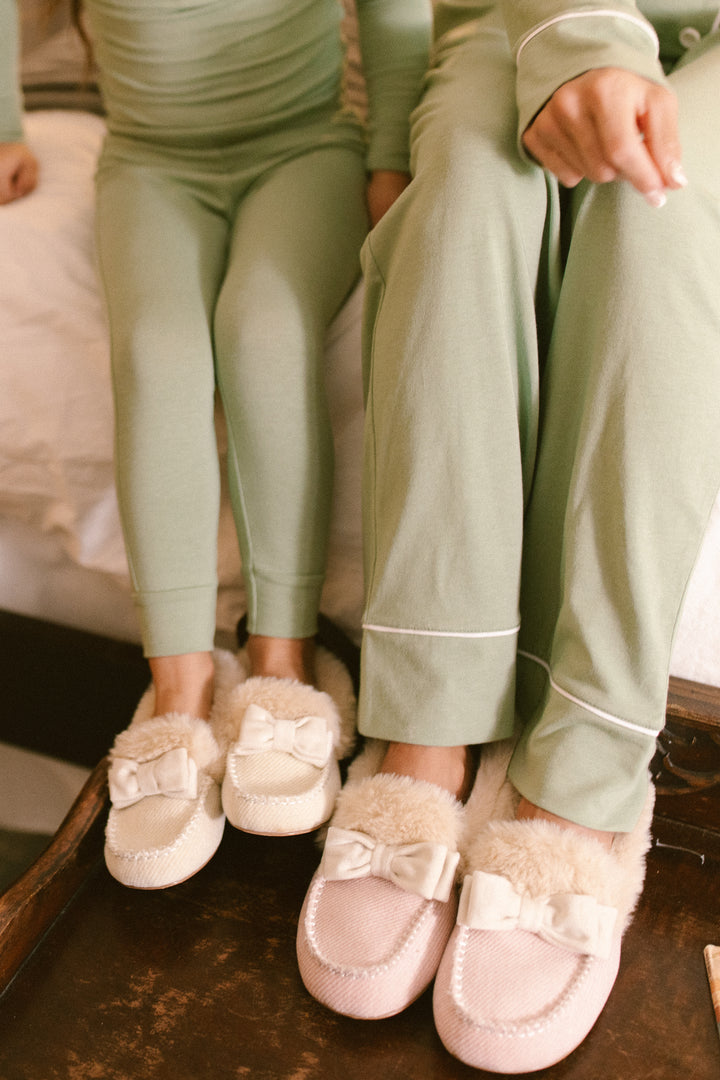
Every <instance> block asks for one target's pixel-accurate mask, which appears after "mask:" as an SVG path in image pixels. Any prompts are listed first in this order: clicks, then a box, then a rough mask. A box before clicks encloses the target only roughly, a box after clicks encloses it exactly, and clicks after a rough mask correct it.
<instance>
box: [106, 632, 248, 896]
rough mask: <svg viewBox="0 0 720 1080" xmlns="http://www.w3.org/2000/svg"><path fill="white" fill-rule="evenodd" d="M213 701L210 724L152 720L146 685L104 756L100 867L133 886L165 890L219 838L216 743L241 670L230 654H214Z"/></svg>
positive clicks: (219, 750)
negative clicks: (106, 797)
mask: <svg viewBox="0 0 720 1080" xmlns="http://www.w3.org/2000/svg"><path fill="white" fill-rule="evenodd" d="M214 659H215V696H214V701H213V707H212V713H211V717H210V721H209V723H208V722H206V721H205V720H199V719H197V717H192V716H188V715H182V714H180V713H171V714H168V715H165V716H159V717H154V716H153V710H154V699H155V694H154V690H153V688H152V687H150V689H149V690H148V691H147V692H146V693H145V695H144V696H143V698H142V699H141V701H140V704H139V705H138V708H137V710H136V712H135V716H134V717H133V719H132V722H131V724H130V727H129V728H127V730H126V731H123V732H121V734H120V735H118V737H117V739H116V740H115V744H114V746H113V748H112V750H111V751H110V767H109V772H108V785H109V788H110V799H111V803H112V806H111V810H110V816H109V818H108V823H107V829H106V833H105V862H106V864H107V868H108V870H109V871H110V873H111V874H112V876H113V877H114V878H116V879H117V880H118V881H120V882H122V884H123V885H128V886H130V887H131V888H135V889H164V888H167V887H168V886H169V885H176V884H178V883H179V882H181V881H184V880H185V879H186V878H189V877H191V876H192V875H193V874H195V873H196V872H197V871H198V870H200V869H201V868H202V867H203V866H204V865H205V863H207V862H208V860H209V859H210V858H211V857H212V856H213V855H214V854H215V851H216V850H217V848H218V846H219V844H220V840H221V839H222V834H223V829H224V826H225V815H224V813H223V810H222V805H221V799H220V783H221V781H222V775H223V769H224V764H225V754H224V748H223V746H222V744H221V743H220V742H218V739H217V737H216V736H217V728H218V727H222V726H223V724H222V723H221V721H223V720H224V716H225V712H226V710H227V707H228V697H229V694H230V691H231V690H232V688H233V687H234V686H235V685H236V684H237V682H238V681H239V680H240V679H242V678H243V676H244V673H243V670H242V668H241V666H240V665H239V664H238V662H237V659H236V658H235V656H233V655H232V654H231V653H229V652H225V651H223V650H219V649H218V650H216V651H215V653H214Z"/></svg>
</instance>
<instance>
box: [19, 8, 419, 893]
mask: <svg viewBox="0 0 720 1080" xmlns="http://www.w3.org/2000/svg"><path fill="white" fill-rule="evenodd" d="M0 3H1V4H2V6H1V7H0V14H1V15H2V23H3V26H2V27H0V30H2V34H1V35H0V36H2V39H3V46H2V49H3V58H4V59H6V60H7V63H6V64H5V65H4V68H3V72H2V76H0V77H1V78H2V79H3V80H9V79H10V78H11V77H12V75H13V73H14V71H15V67H16V65H15V51H16V45H15V44H14V43H16V41H17V27H16V23H17V13H16V10H15V0H0ZM86 14H87V19H88V24H89V30H90V35H91V38H92V42H93V49H94V53H95V58H96V60H97V63H98V67H99V70H100V72H101V88H102V92H103V99H104V104H105V107H106V111H107V126H108V135H107V138H106V141H105V143H104V146H103V150H102V153H101V157H100V162H99V166H98V172H97V238H98V252H99V266H100V274H101V278H102V283H103V285H104V290H105V296H106V300H107V310H108V316H109V326H110V335H111V356H112V376H113V385H114V394H115V406H116V468H117V489H118V498H119V504H120V511H121V518H122V523H123V530H124V535H125V540H126V547H127V553H128V561H129V565H130V572H131V577H132V581H133V586H134V592H135V599H136V603H137V606H138V609H139V612H140V617H141V623H142V636H143V644H144V649H145V653H146V655H147V656H148V657H149V661H150V667H151V671H152V676H153V688H152V696H151V698H149V699H148V700H147V701H146V702H145V704H144V705H142V706H141V708H140V710H139V712H138V713H137V714H136V717H135V718H134V720H133V723H132V724H131V727H130V729H129V732H130V733H129V735H128V737H127V738H125V735H123V736H122V738H121V739H120V741H119V742H118V743H116V746H115V748H114V755H113V761H115V759H116V758H117V759H121V760H122V762H123V763H125V762H127V761H129V762H130V763H131V764H130V765H127V764H122V765H118V766H117V768H116V767H115V765H113V768H112V769H111V794H113V792H114V791H117V792H118V799H115V796H114V794H113V804H114V808H113V810H112V811H111V820H110V825H109V829H108V845H107V847H106V858H107V861H108V866H109V867H110V869H111V871H112V872H113V873H114V874H115V875H116V876H117V877H119V879H120V880H122V881H124V882H125V883H126V884H132V885H137V886H139V887H155V886H161V885H162V886H164V885H168V884H172V883H174V882H175V881H176V880H182V879H183V877H186V876H188V875H189V874H190V873H192V872H194V871H195V870H196V869H198V868H199V866H201V865H202V864H203V863H204V862H205V861H207V858H208V857H209V855H210V854H212V851H214V849H215V847H216V846H217V843H218V842H219V837H220V834H221V830H222V824H223V822H224V815H223V813H222V812H221V810H220V809H219V805H218V800H219V798H220V794H219V785H220V784H221V783H223V792H222V802H223V809H224V811H225V812H226V813H227V815H228V816H229V817H231V820H232V823H233V824H235V825H237V827H239V828H247V829H248V831H258V832H270V833H283V834H285V833H292V832H302V831H308V830H309V829H311V828H314V827H317V825H319V824H321V823H322V821H324V820H326V818H327V817H328V816H329V813H330V811H331V808H332V801H333V799H334V794H335V793H336V788H337V787H339V782H340V780H339V771H338V769H337V763H336V757H339V756H342V753H345V752H347V749H348V743H349V742H350V741H351V738H350V733H349V731H348V730H346V729H349V728H352V729H353V731H354V717H353V716H352V715H351V712H352V703H351V698H352V693H351V688H350V684H349V678H348V677H347V674H346V673H344V671H343V673H342V678H341V677H340V675H338V678H337V679H336V680H335V682H336V683H338V680H339V683H342V686H343V687H345V683H347V688H346V689H343V690H342V694H343V695H344V697H343V701H342V702H340V701H338V699H337V697H336V695H334V694H333V695H332V697H333V700H332V701H331V702H330V703H328V700H327V694H326V695H325V697H323V696H322V695H321V694H320V693H319V692H318V693H317V694H316V696H315V697H314V698H313V697H312V696H310V697H308V696H307V694H304V692H303V688H307V687H308V686H310V687H313V686H319V687H320V690H322V691H325V690H329V689H330V686H329V685H325V684H326V683H328V679H330V681H332V679H331V676H332V670H334V669H332V665H330V668H328V664H327V663H326V662H325V661H324V660H323V661H322V662H323V663H324V664H325V668H328V670H330V673H331V674H330V676H328V678H326V677H325V676H324V675H323V673H322V671H321V670H320V668H319V667H318V665H319V664H320V657H318V659H317V663H316V658H315V650H314V644H315V642H314V637H315V633H316V630H317V615H318V607H319V603H320V593H321V589H322V584H323V577H324V572H325V562H326V551H327V534H328V528H329V515H330V502H331V487H332V473H333V442H332V432H331V428H330V421H329V415H328V408H327V402H326V399H325V389H324V372H323V364H324V336H325V331H326V328H327V326H328V324H329V322H330V320H331V319H332V318H333V316H334V315H335V313H336V312H337V311H338V309H339V308H340V306H341V305H342V303H343V301H344V299H345V298H346V297H347V296H348V294H349V292H350V290H351V289H352V287H353V285H354V283H355V282H356V280H357V278H358V277H359V273H360V262H359V252H360V247H361V244H362V242H363V239H364V237H365V235H366V233H367V228H368V212H369V218H370V221H371V222H372V221H376V220H378V218H379V217H380V216H381V214H382V213H383V212H384V210H385V209H386V208H387V206H389V205H390V203H391V202H392V201H393V199H394V197H395V196H396V195H397V193H398V192H399V191H400V190H402V189H403V188H404V187H405V186H406V184H407V183H408V180H409V176H408V118H409V114H410V112H411V110H412V107H413V106H414V105H415V104H416V102H417V100H418V97H419V90H420V85H421V80H422V77H423V75H424V73H425V70H426V66H427V54H428V46H429V41H430V9H429V3H428V0H360V2H359V3H358V5H357V15H358V26H359V34H360V43H361V51H362V56H363V69H364V75H365V79H366V84H367V91H368V95H367V96H368V119H367V123H364V122H363V121H362V120H361V119H360V118H359V117H358V115H356V111H354V110H353V108H351V106H350V103H349V101H348V100H347V94H346V83H345V78H346V70H345V68H346V65H347V62H348V58H347V56H346V51H347V50H346V43H345V40H344V34H343V31H342V27H341V23H342V20H343V17H344V10H343V6H342V4H341V3H340V2H339V0H190V2H189V3H187V2H180V0H87V4H86ZM5 53H7V56H5ZM0 101H2V102H4V103H5V104H6V108H5V109H4V113H5V115H3V116H2V117H0V124H1V125H2V126H1V127H0V140H2V142H4V144H5V146H4V147H0V151H2V152H1V153H0V171H1V175H0V181H5V180H7V181H8V195H9V197H10V198H12V197H17V196H18V195H21V194H23V193H24V192H25V191H27V190H29V188H31V187H32V182H33V181H32V176H31V169H32V165H33V161H32V155H31V153H30V151H29V150H28V149H27V147H24V146H23V144H22V142H21V137H22V127H21V122H20V110H19V105H18V101H17V93H16V91H14V90H13V89H12V87H10V84H9V82H7V83H4V84H3V85H2V86H0ZM3 155H4V156H3ZM13 185H14V186H13ZM216 387H217V388H218V390H219V394H220V397H221V399H222V403H223V406H224V411H225V416H226V419H227V426H228V441H229V452H228V459H229V483H230V491H231V497H232V504H233V509H234V514H235V520H236V525H237V531H238V537H239V542H240V548H241V555H242V562H243V572H244V579H245V584H246V587H247V599H248V631H249V639H248V644H247V663H246V664H245V665H244V666H243V667H242V670H241V669H240V668H238V670H237V672H236V673H235V674H232V673H231V672H232V670H233V669H232V665H230V669H229V671H228V672H226V674H225V675H223V676H222V678H223V680H224V682H223V685H225V684H229V685H228V689H230V688H231V686H232V683H233V682H234V681H243V678H244V676H250V677H251V678H252V679H255V680H257V681H256V682H254V683H252V686H253V691H252V692H250V691H248V695H247V700H245V699H243V700H242V702H240V701H239V700H238V702H236V703H235V705H233V706H232V708H230V707H229V706H228V709H226V708H225V706H224V704H223V703H222V702H220V700H219V696H218V693H217V690H218V686H219V681H218V680H219V679H220V678H221V674H222V673H221V672H220V671H219V670H218V664H219V662H220V661H219V658H218V657H217V656H216V657H214V656H213V640H214V633H215V608H216V588H217V581H216V566H217V528H218V511H219V491H220V478H219V468H218V461H217V450H216V443H215V429H214V394H215V388H216ZM260 680H266V682H265V683H262V682H261V681H260ZM289 680H293V685H294V686H295V685H296V684H297V685H299V689H297V692H296V691H295V690H293V689H292V688H291V687H288V686H284V688H283V687H281V688H280V689H278V686H277V684H278V683H279V682H288V681H289ZM343 680H344V681H343ZM339 683H338V685H339ZM249 684H250V680H248V685H249ZM333 685H335V684H333ZM346 690H347V692H346ZM339 692H340V691H339ZM282 695H284V698H283V700H282V701H281V702H280V703H279V704H278V701H279V696H280V697H282ZM251 698H252V699H253V700H252V701H251V700H250V699H251ZM285 699H287V700H285ZM249 704H254V705H255V706H256V707H262V709H263V710H264V711H263V717H264V718H265V719H263V721H262V723H266V724H270V725H271V726H272V727H274V729H275V730H276V732H278V733H279V732H280V731H281V729H282V733H281V734H280V735H279V740H280V741H279V742H278V741H277V740H275V741H272V740H271V741H270V743H269V744H267V745H266V744H265V743H263V742H262V739H261V742H260V744H258V745H256V744H255V743H252V746H251V747H250V749H248V747H249V746H250V743H251V742H252V738H255V735H256V734H257V731H256V729H253V730H254V732H255V734H253V735H252V738H251V736H249V735H248V736H247V738H246V733H245V729H244V726H243V725H244V724H245V720H244V714H245V712H246V711H247V707H248V706H249ZM148 713H149V716H148V715H147V714H148ZM326 714H327V715H326ZM177 715H181V716H183V717H184V718H185V720H184V721H183V723H184V724H185V727H186V728H187V729H188V732H190V734H189V735H187V737H186V736H185V735H182V736H181V735H179V734H178V732H179V730H180V727H179V726H178V724H177V723H175V722H174V721H173V717H175V716H177ZM308 715H309V716H310V718H311V719H312V720H313V721H317V722H318V724H320V725H321V726H322V725H324V726H325V727H326V729H327V730H326V732H325V735H324V736H323V737H322V738H319V745H320V749H319V750H318V749H317V744H318V739H316V745H315V747H314V749H313V752H312V754H311V755H310V757H309V758H307V759H306V758H303V759H302V763H301V764H298V763H297V761H296V754H295V749H296V747H295V745H294V744H293V745H292V746H291V745H290V744H289V743H288V725H290V726H292V725H296V724H298V723H299V722H300V720H301V719H303V718H305V719H307V717H308ZM318 717H319V720H318ZM163 718H164V721H167V723H165V726H164V727H163V726H158V725H155V726H156V727H157V731H156V733H155V736H153V737H152V738H151V734H152V732H153V730H154V728H153V727H152V725H150V726H148V722H149V721H154V720H158V721H160V720H163ZM208 719H209V720H210V721H211V724H210V726H211V729H212V736H213V737H214V738H216V739H217V746H214V748H212V750H211V751H209V750H207V746H206V744H207V737H208V732H207V725H206V724H205V721H206V720H208ZM256 721H257V715H256ZM198 724H200V727H198ZM316 727H317V724H316ZM256 728H257V724H256ZM193 733H194V734H193ZM125 734H126V735H127V734H128V733H125ZM191 736H192V737H191ZM193 740H194V741H193ZM236 740H237V742H236ZM248 740H249V741H248ZM240 742H242V749H239V747H240ZM196 743H197V744H198V745H199V744H202V746H203V747H205V750H203V751H202V752H201V751H200V750H197V746H196ZM121 744H122V746H121ZM177 744H179V745H177ZM191 744H192V745H191ZM266 749H267V750H269V754H268V755H266V757H267V761H268V762H269V764H268V766H267V768H264V766H263V765H262V764H258V765H257V767H256V766H255V762H256V761H259V757H257V756H256V755H257V754H259V752H260V750H266ZM236 750H237V751H238V752H237V754H235V751H236ZM167 754H170V758H167V756H166V755H167ZM178 754H179V755H180V756H178ZM251 754H252V762H249V761H246V760H245V757H249V756H250V755H251ZM173 755H174V756H173ZM183 755H186V756H183ZM186 758H188V759H192V762H191V764H190V765H188V764H187V760H186ZM241 758H242V760H240V759H241ZM181 759H182V760H181ZM201 759H202V760H201ZM161 760H162V766H160V765H158V769H160V771H161V772H162V775H163V779H162V780H160V779H158V777H157V776H150V773H151V772H152V770H149V769H147V768H146V766H147V765H148V762H149V761H152V762H160V761H161ZM263 760H265V758H264V759H263ZM221 761H222V763H221ZM172 763H174V764H173V765H172V768H177V769H179V770H180V772H182V777H183V778H182V779H181V780H178V781H177V783H176V782H175V780H171V779H169V778H168V777H169V776H170V774H171V772H172V769H171V764H172ZM226 764H227V768H226ZM152 768H153V769H155V765H153V767H152ZM188 769H189V772H188V771H187V770H188ZM197 769H199V770H200V780H201V781H202V783H200V787H198V780H197V777H196V776H195V772H196V770H197ZM183 770H185V771H184V772H183ZM263 770H264V771H263ZM303 770H304V771H303ZM229 773H232V775H231V776H229V775H228V774H229ZM223 774H225V775H226V779H227V783H224V782H223ZM158 775H159V773H158ZM203 783H206V784H207V785H209V789H212V799H211V802H212V806H210V803H208V802H207V801H203V800H204V799H205V796H204V795H203V794H202V791H201V788H202V784H203ZM128 784H129V785H130V787H132V788H133V792H134V794H132V793H131V794H128V790H127V789H128ZM174 784H175V787H173V785H174ZM121 789H122V790H121ZM171 791H172V795H171ZM178 791H179V792H181V793H183V794H182V795H181V796H178V794H177V792H178ZM198 791H200V794H197V792H198ZM191 792H193V793H195V794H193V795H192V797H189V794H188V793H191ZM165 796H167V797H165ZM186 796H187V798H186ZM127 798H136V801H138V799H139V801H140V802H141V804H142V805H141V806H140V807H139V808H138V807H136V806H135V805H133V806H131V807H129V808H128V807H127V806H125V805H124V803H125V800H126V799H127ZM173 800H174V801H173ZM121 803H122V804H123V805H122V808H121V809H120V808H119V807H120V804H121ZM178 807H181V809H180V810H179V809H178ZM158 815H159V816H158ZM183 815H184V816H183ZM136 819H137V820H136ZM166 819H167V820H166ZM198 836H201V837H202V838H203V839H201V841H198V840H197V837H198ZM178 852H184V854H182V857H181V856H180V855H179V854H178Z"/></svg>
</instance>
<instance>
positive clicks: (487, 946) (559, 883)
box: [434, 783, 652, 1074]
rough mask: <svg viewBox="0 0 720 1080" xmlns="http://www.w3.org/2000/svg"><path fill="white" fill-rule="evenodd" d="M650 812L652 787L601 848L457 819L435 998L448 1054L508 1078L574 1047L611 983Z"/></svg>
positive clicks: (548, 831) (502, 823) (638, 883)
mask: <svg viewBox="0 0 720 1080" xmlns="http://www.w3.org/2000/svg"><path fill="white" fill-rule="evenodd" d="M507 788H508V789H510V791H512V789H511V788H510V785H509V783H508V784H507ZM515 799H517V796H515ZM512 801H513V799H512V797H509V798H506V807H507V805H509V804H511V803H512ZM651 814H652V792H651V796H650V797H649V798H648V803H647V806H646V808H645V812H644V814H643V816H642V819H641V821H640V822H639V824H638V825H637V826H636V828H635V830H634V831H633V832H632V833H629V834H627V835H624V834H623V835H619V836H617V837H616V839H615V842H614V844H613V847H612V850H610V851H606V850H605V849H604V848H603V846H602V845H601V844H599V843H598V842H597V841H596V840H594V839H592V838H586V837H584V836H582V835H579V834H576V833H573V832H571V831H570V830H566V829H563V828H561V827H560V826H558V825H555V824H552V823H549V822H546V821H541V820H533V821H515V820H512V817H513V814H512V813H511V814H505V815H503V816H505V817H509V818H510V819H509V820H493V821H490V822H489V823H488V822H486V823H485V824H484V825H481V826H480V828H477V827H474V825H473V822H472V816H471V815H469V816H468V829H467V832H466V837H467V839H466V840H465V841H464V842H463V853H464V856H465V858H464V866H463V873H464V884H463V889H462V894H461V899H460V905H459V911H458V918H457V926H456V928H455V929H454V931H453V934H452V937H451V938H450V941H449V943H448V946H447V949H446V951H445V955H444V957H443V960H442V963H441V965H440V969H439V971H438V975H437V978H436V981H435V991H434V1012H435V1024H436V1027H437V1031H438V1034H439V1035H440V1038H441V1039H442V1041H443V1043H444V1044H445V1046H446V1048H447V1049H448V1050H449V1051H450V1053H452V1054H454V1055H455V1056H456V1057H458V1058H459V1059H460V1060H461V1061H463V1062H465V1063H466V1064H467V1065H472V1066H474V1067H475V1068H478V1069H485V1070H487V1071H489V1072H496V1073H502V1074H513V1073H525V1072H532V1071H535V1070H537V1069H544V1068H547V1067H548V1066H550V1065H552V1064H554V1063H555V1062H557V1061H560V1060H561V1059H562V1058H564V1057H566V1056H567V1055H568V1054H569V1053H571V1052H572V1051H573V1050H574V1049H575V1048H576V1047H577V1046H579V1044H580V1043H581V1042H582V1041H583V1039H584V1038H585V1036H586V1035H587V1034H588V1032H589V1031H590V1029H591V1027H592V1026H593V1024H594V1023H595V1021H596V1020H597V1018H598V1016H599V1014H600V1012H601V1011H602V1008H603V1006H604V1004H605V1002H606V1001H607V998H608V996H609V994H610V991H611V990H612V987H613V984H614V982H615V978H616V975H617V970H618V964H619V960H620V944H621V938H622V934H623V932H624V930H625V928H626V927H627V925H628V924H629V922H630V918H631V914H632V911H633V909H634V907H635V904H636V902H637V899H638V897H639V895H640V891H641V889H642V884H643V880H644V875H645V854H646V852H647V849H648V847H649V843H650V835H649V827H650V819H651Z"/></svg>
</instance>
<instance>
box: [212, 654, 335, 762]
mask: <svg viewBox="0 0 720 1080" xmlns="http://www.w3.org/2000/svg"><path fill="white" fill-rule="evenodd" d="M238 662H239V664H240V667H241V669H242V671H243V672H244V674H245V675H247V673H248V671H249V664H248V660H247V654H246V653H245V652H244V651H243V652H241V653H240V654H239V656H238ZM315 668H316V672H317V683H318V689H315V687H313V686H307V685H305V683H301V682H298V681H297V680H296V679H274V678H263V677H260V676H254V677H252V678H246V679H245V681H244V682H243V683H241V684H240V685H239V686H237V687H236V688H235V689H234V690H233V691H232V693H231V694H230V695H229V698H228V702H227V709H226V710H225V713H224V715H223V716H220V717H218V725H219V726H218V729H217V730H218V736H219V738H220V739H221V741H223V742H225V743H226V744H227V745H228V746H231V745H232V743H234V742H235V740H236V739H237V737H238V734H239V731H240V724H241V722H242V718H243V716H244V715H245V711H246V709H247V707H248V705H251V704H256V705H261V706H262V707H263V708H264V709H267V710H268V712H270V713H272V715H273V716H275V717H282V718H283V719H285V720H298V719H299V718H300V717H301V716H322V717H323V718H324V719H325V720H326V721H327V723H328V725H329V727H330V730H331V731H332V733H333V746H334V750H335V756H336V758H344V757H347V755H348V754H349V753H350V752H351V751H352V749H353V746H354V744H355V710H356V701H355V692H354V690H353V685H352V679H351V678H350V674H349V672H348V670H347V668H346V667H345V665H344V664H343V663H342V661H341V660H338V658H337V657H336V656H333V654H332V653H330V652H328V651H327V649H322V648H318V650H317V653H316V657H315Z"/></svg>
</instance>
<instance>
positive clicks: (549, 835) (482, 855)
mask: <svg viewBox="0 0 720 1080" xmlns="http://www.w3.org/2000/svg"><path fill="white" fill-rule="evenodd" d="M653 802H654V789H653V788H652V786H651V787H650V793H649V796H648V800H647V803H646V805H645V808H644V811H643V814H642V816H641V819H640V821H639V822H638V824H637V825H636V827H635V829H634V830H633V831H632V832H631V833H623V834H619V835H618V836H617V837H616V838H615V842H614V844H613V846H612V848H611V850H610V851H606V850H605V849H604V848H603V846H602V845H601V844H599V843H597V841H595V840H593V839H592V838H586V837H584V836H581V835H579V834H577V833H574V832H572V831H571V830H569V829H563V828H561V827H560V826H558V825H555V824H553V823H552V822H548V821H542V820H535V821H507V820H496V821H490V822H489V823H488V824H487V825H486V826H485V828H484V829H482V830H481V831H480V832H479V833H478V834H477V835H476V836H475V837H474V838H473V839H472V840H471V841H470V843H469V845H468V846H467V849H466V852H465V856H466V860H465V861H466V866H465V868H464V873H470V872H472V871H473V870H484V871H486V872H487V873H491V874H500V875H502V876H503V877H505V878H507V879H508V880H509V881H510V882H511V883H512V885H513V887H514V888H515V889H516V890H517V891H518V892H520V893H523V894H526V895H530V896H534V897H539V896H550V895H552V894H554V893H578V894H584V895H588V896H594V897H595V899H596V900H598V901H599V902H600V903H601V904H605V905H607V906H609V907H614V908H617V910H618V913H619V926H618V928H619V930H620V931H621V932H622V931H623V930H624V929H625V927H626V926H627V925H628V923H629V921H630V916H631V915H632V912H633V910H634V908H635V905H636V903H637V901H638V898H639V896H640V893H641V891H642V886H643V882H644V879H645V856H646V853H647V851H648V848H649V847H650V821H651V818H652V807H653Z"/></svg>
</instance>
